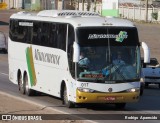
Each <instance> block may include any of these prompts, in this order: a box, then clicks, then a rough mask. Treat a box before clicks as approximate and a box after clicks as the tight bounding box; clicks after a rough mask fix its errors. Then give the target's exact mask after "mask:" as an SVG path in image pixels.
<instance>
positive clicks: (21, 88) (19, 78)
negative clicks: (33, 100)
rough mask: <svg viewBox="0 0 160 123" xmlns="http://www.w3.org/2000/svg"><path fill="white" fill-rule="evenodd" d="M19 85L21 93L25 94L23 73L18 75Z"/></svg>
mask: <svg viewBox="0 0 160 123" xmlns="http://www.w3.org/2000/svg"><path fill="white" fill-rule="evenodd" d="M18 87H19V91H20V93H22V94H25V88H24V83H23V81H22V74H20V75H19V76H18Z"/></svg>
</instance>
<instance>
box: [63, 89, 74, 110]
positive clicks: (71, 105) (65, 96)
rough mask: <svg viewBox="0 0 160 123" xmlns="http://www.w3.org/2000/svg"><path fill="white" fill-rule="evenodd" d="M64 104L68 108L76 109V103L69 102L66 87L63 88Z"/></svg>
mask: <svg viewBox="0 0 160 123" xmlns="http://www.w3.org/2000/svg"><path fill="white" fill-rule="evenodd" d="M63 104H64V105H65V106H66V107H68V108H74V107H75V105H74V103H73V102H71V101H69V100H68V96H67V87H66V86H64V88H63Z"/></svg>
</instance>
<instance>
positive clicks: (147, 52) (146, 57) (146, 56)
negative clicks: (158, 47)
mask: <svg viewBox="0 0 160 123" xmlns="http://www.w3.org/2000/svg"><path fill="white" fill-rule="evenodd" d="M142 48H143V51H144V63H150V50H149V47H148V45H147V44H146V43H145V42H142Z"/></svg>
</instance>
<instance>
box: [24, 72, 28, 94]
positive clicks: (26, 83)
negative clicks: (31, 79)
mask: <svg viewBox="0 0 160 123" xmlns="http://www.w3.org/2000/svg"><path fill="white" fill-rule="evenodd" d="M24 81H25V92H26V93H28V91H29V86H28V76H27V75H26V76H25V80H24Z"/></svg>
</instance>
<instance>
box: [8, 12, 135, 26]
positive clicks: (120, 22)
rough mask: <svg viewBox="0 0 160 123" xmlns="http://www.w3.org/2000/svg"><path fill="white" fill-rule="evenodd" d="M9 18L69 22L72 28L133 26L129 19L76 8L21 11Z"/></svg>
mask: <svg viewBox="0 0 160 123" xmlns="http://www.w3.org/2000/svg"><path fill="white" fill-rule="evenodd" d="M10 18H11V19H24V20H37V21H49V22H59V23H70V24H71V25H73V26H74V28H76V27H87V26H120V27H134V24H133V23H132V22H131V21H128V20H125V19H120V18H115V17H102V16H100V15H99V14H98V13H95V12H89V11H77V10H43V11H40V12H39V13H28V12H25V11H22V12H18V13H15V14H13V15H12V16H11V17H10Z"/></svg>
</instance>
